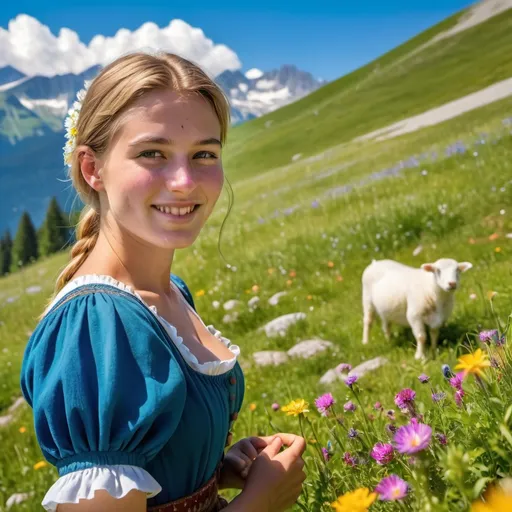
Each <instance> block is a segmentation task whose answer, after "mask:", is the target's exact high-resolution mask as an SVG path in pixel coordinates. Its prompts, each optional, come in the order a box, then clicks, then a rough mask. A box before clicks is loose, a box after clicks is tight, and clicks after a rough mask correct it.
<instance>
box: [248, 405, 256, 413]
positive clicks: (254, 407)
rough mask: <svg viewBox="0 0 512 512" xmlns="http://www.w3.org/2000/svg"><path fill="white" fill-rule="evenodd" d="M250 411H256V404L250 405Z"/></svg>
mask: <svg viewBox="0 0 512 512" xmlns="http://www.w3.org/2000/svg"><path fill="white" fill-rule="evenodd" d="M249 410H250V411H251V412H254V411H255V410H256V404H250V405H249Z"/></svg>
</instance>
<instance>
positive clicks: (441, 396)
mask: <svg viewBox="0 0 512 512" xmlns="http://www.w3.org/2000/svg"><path fill="white" fill-rule="evenodd" d="M445 398H446V393H443V392H440V393H432V400H433V401H434V402H435V403H436V404H437V403H439V402H442V401H443V400H444V399H445Z"/></svg>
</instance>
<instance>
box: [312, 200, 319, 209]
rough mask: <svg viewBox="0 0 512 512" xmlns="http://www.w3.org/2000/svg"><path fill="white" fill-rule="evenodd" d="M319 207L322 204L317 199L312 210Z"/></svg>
mask: <svg viewBox="0 0 512 512" xmlns="http://www.w3.org/2000/svg"><path fill="white" fill-rule="evenodd" d="M319 206H320V203H319V202H318V201H317V200H316V199H315V200H314V201H313V202H312V203H311V207H312V208H318V207H319Z"/></svg>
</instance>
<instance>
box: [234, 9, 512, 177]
mask: <svg viewBox="0 0 512 512" xmlns="http://www.w3.org/2000/svg"><path fill="white" fill-rule="evenodd" d="M456 18H457V17H453V18H451V19H449V20H447V21H445V22H443V23H442V24H441V25H439V26H437V27H434V28H433V29H431V30H430V31H427V32H425V33H424V34H421V35H420V36H418V37H417V38H415V39H413V40H411V41H410V42H408V43H406V44H405V45H403V46H401V47H399V48H397V49H395V50H393V51H392V52H390V53H388V54H386V55H385V56H383V57H381V58H380V59H377V60H375V61H374V62H372V63H371V64H368V65H367V66H365V67H363V68H361V69H359V70H357V71H355V72H353V73H351V74H349V75H347V76H345V77H343V78H340V79H339V80H337V81H335V82H332V83H330V84H329V85H327V86H325V87H323V88H321V89H319V90H318V91H316V92H314V93H313V94H311V95H309V96H307V97H306V98H304V99H303V100H300V101H298V102H295V103H293V104H291V105H288V106H287V107H285V108H283V109H280V110H279V111H277V112H274V113H270V114H267V115H266V116H263V117H261V118H258V119H256V120H253V121H250V122H248V123H245V124H243V125H241V126H239V127H236V128H235V129H234V130H232V132H231V136H230V140H229V145H228V147H227V158H226V168H227V170H228V173H229V175H230V176H231V177H232V178H233V180H241V179H244V178H246V177H247V176H251V175H254V174H256V173H258V172H260V171H262V170H266V169H269V168H271V167H274V166H276V165H284V164H287V163H289V162H290V161H291V158H292V156H293V155H294V154H296V153H302V154H303V155H305V156H307V155H311V154H314V153H316V152H317V151H320V150H322V149H325V148H328V147H331V146H332V145H335V144H340V143H342V142H347V141H350V140H351V139H352V138H354V137H356V136H358V135H363V134H365V133H368V132H369V131H372V130H375V129H377V128H381V127H384V126H386V125H388V124H390V123H392V122H395V121H398V120H400V119H403V118H406V117H409V116H411V115H414V114H418V113H421V112H423V111H425V110H428V109H429V108H432V107H435V106H438V105H442V104H443V103H446V102H447V101H451V100H454V99H456V98H459V97H460V96H463V95H465V94H469V93H471V92H474V91H477V90H479V89H481V88H483V87H486V86H488V85H490V84H492V83H494V82H496V81H498V80H501V79H504V78H508V77H510V76H512V59H510V57H509V52H506V51H504V49H505V48H508V47H510V46H511V45H512V10H509V11H505V12H504V13H502V14H500V15H498V16H495V17H493V18H491V19H489V20H488V21H486V22H485V23H482V24H480V25H477V26H475V27H473V28H471V29H469V30H466V31H464V32H461V33H459V34H457V35H455V36H453V37H451V38H448V39H445V40H442V41H439V42H438V43H436V44H432V45H428V46H426V47H425V48H424V49H421V47H422V45H423V44H424V43H425V42H426V41H428V40H430V39H431V38H432V37H433V36H434V35H436V34H437V33H439V32H442V31H444V30H446V29H447V28H449V27H450V26H451V25H452V24H454V23H455V21H456ZM315 111H316V112H317V113H318V115H315ZM267 121H272V124H271V125H270V126H269V127H268V128H266V127H265V126H266V123H267Z"/></svg>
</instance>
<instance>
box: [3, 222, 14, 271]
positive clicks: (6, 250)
mask: <svg viewBox="0 0 512 512" xmlns="http://www.w3.org/2000/svg"><path fill="white" fill-rule="evenodd" d="M11 261H12V238H11V233H10V231H9V230H7V231H6V232H5V234H4V236H3V237H2V239H1V240H0V276H3V275H5V274H7V273H8V272H9V270H10V269H11Z"/></svg>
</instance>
